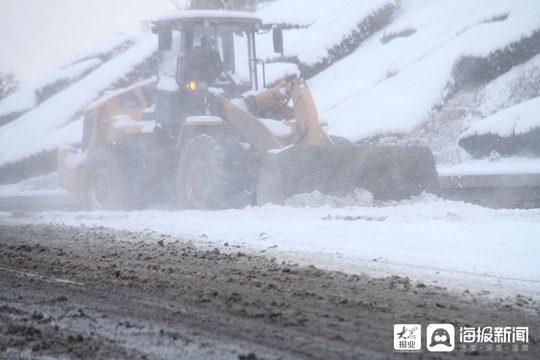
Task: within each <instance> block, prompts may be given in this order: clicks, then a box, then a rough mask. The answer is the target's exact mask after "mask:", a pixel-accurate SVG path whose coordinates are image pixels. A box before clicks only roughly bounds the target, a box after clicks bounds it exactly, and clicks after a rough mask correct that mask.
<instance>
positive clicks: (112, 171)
mask: <svg viewBox="0 0 540 360" xmlns="http://www.w3.org/2000/svg"><path fill="white" fill-rule="evenodd" d="M126 165H127V163H126V161H125V159H122V157H121V156H120V155H119V154H118V151H115V150H113V149H112V148H98V149H95V150H94V151H92V152H91V153H90V154H89V156H88V159H87V160H86V162H85V163H84V168H83V173H82V179H81V191H80V197H81V202H82V204H83V205H84V207H85V208H86V209H87V210H129V209H131V208H132V207H133V203H134V201H133V194H130V189H131V188H132V186H130V184H132V183H133V181H134V178H133V177H130V176H129V175H128V172H127V170H126ZM131 190H132V189H131Z"/></svg>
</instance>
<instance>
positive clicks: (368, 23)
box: [0, 0, 540, 183]
mask: <svg viewBox="0 0 540 360" xmlns="http://www.w3.org/2000/svg"><path fill="white" fill-rule="evenodd" d="M258 15H259V16H260V17H261V18H262V19H263V20H264V21H266V22H271V23H279V24H282V25H283V26H284V28H285V31H284V35H285V53H284V58H276V55H275V54H274V53H273V52H272V51H271V46H270V41H271V40H270V36H269V35H266V36H264V35H263V36H262V38H261V41H260V42H259V49H258V54H259V56H261V57H262V58H263V59H265V60H266V61H272V60H276V61H283V60H289V61H293V62H295V63H296V64H297V65H298V67H299V68H300V70H301V71H302V72H303V74H304V76H309V77H310V79H309V84H310V86H311V89H312V92H313V94H314V97H315V101H316V104H317V106H318V110H319V113H320V117H321V118H322V119H323V120H326V121H328V123H329V132H330V133H331V134H335V135H340V136H344V137H346V138H349V139H350V140H352V141H367V140H369V141H373V140H374V139H378V141H382V142H383V143H389V142H392V143H396V142H401V143H420V144H422V145H428V146H430V147H431V148H432V150H433V151H434V153H435V155H436V158H437V161H438V162H439V164H456V163H459V162H461V161H465V160H468V159H469V158H470V157H471V156H470V155H469V154H467V153H465V151H463V149H462V148H461V147H460V146H459V145H458V140H459V139H460V138H464V137H466V136H467V134H480V133H482V134H485V133H494V134H498V135H501V134H502V133H504V134H505V135H504V136H506V135H508V136H513V134H510V132H508V131H504V132H503V131H502V130H501V126H504V127H505V128H506V129H507V128H508V127H512V126H513V124H515V123H516V121H517V120H516V119H515V117H516V112H519V114H520V115H519V116H520V117H521V118H523V119H525V118H526V119H527V125H526V128H523V129H522V130H520V134H523V133H525V134H526V133H534V132H535V131H537V129H538V128H539V127H540V118H538V117H535V113H537V112H539V111H538V110H540V109H539V107H538V104H539V103H538V101H535V100H533V99H534V98H538V97H539V96H540V89H539V88H538V86H536V87H535V86H534V84H535V83H537V81H536V79H538V78H539V77H540V75H538V74H539V73H540V70H539V69H540V58H539V57H538V56H537V55H538V54H539V53H540V5H539V3H538V1H537V0H516V1H512V2H509V1H506V0H478V1H474V2H471V1H468V0H452V1H449V0H436V1H435V0H376V1H369V2H359V1H353V0H335V1H332V2H313V1H309V0H276V1H274V2H270V3H267V4H266V5H265V6H264V7H263V8H261V9H260V11H259V13H258ZM155 50H156V37H155V36H154V35H152V34H146V35H143V36H141V37H140V38H138V39H132V38H127V37H122V36H119V37H115V38H111V39H110V41H107V42H105V43H103V44H99V45H98V46H96V47H95V48H93V49H89V50H88V51H87V52H86V53H85V54H80V55H79V56H78V57H77V58H76V59H73V60H71V61H69V62H67V63H66V64H65V65H63V66H61V67H59V68H58V70H56V71H53V72H52V73H50V74H49V75H48V76H46V77H45V78H42V79H39V80H37V81H36V82H35V83H33V84H31V85H30V86H28V87H27V88H25V89H22V90H20V91H19V92H17V93H15V94H13V95H12V96H10V97H8V98H6V99H5V100H3V101H2V102H0V119H1V120H2V122H9V123H8V124H6V125H3V126H1V127H0V169H1V170H2V171H1V172H2V173H3V174H2V175H0V182H3V183H6V182H9V181H11V180H20V179H17V174H19V173H20V172H21V171H20V169H19V168H18V166H19V165H18V164H21V165H20V167H23V166H24V164H25V162H26V161H30V162H31V160H32V159H34V161H36V160H35V159H36V157H37V158H38V159H41V158H39V156H41V155H42V154H44V153H53V152H54V150H55V149H56V148H58V147H59V146H62V145H64V144H76V143H78V142H79V141H80V139H81V122H80V119H79V114H80V111H81V110H82V109H83V108H84V107H85V106H86V105H87V104H88V103H89V102H91V101H92V100H95V99H96V98H97V97H99V96H100V95H102V94H103V93H104V91H106V90H111V89H113V88H116V87H118V86H125V85H126V84H127V83H129V82H131V81H135V80H139V79H141V78H145V77H148V76H149V72H151V71H150V70H149V69H148V66H147V64H148V63H151V62H150V60H149V59H150V58H151V57H152V55H153V54H154V53H155ZM518 68H520V69H522V70H521V72H520V71H517V70H516V69H518ZM523 69H526V71H528V72H530V74H533V75H532V76H531V75H529V76H523V71H525V70H523ZM503 78H504V80H501V79H503ZM501 84H502V85H503V86H504V84H514V85H513V86H517V87H518V90H517V91H516V89H515V88H514V90H513V91H511V92H510V91H506V92H505V91H500V90H501ZM520 84H521V86H520ZM55 89H59V91H58V92H55V91H54V90H55ZM497 89H498V90H497ZM516 93H519V94H520V96H515V94H516ZM456 99H458V100H459V101H457V102H456ZM526 101H528V102H527V103H526V104H525V102H526ZM463 102H467V103H468V106H469V108H468V109H467V111H461V112H460V111H459V109H463V108H464V106H463ZM522 102H523V103H524V105H523V106H520V105H519V104H520V103H522ZM510 107H513V110H508V111H504V110H505V109H506V108H510ZM524 112H525V113H524ZM492 116H494V117H492ZM14 118H15V120H13V119H14ZM484 118H486V119H485V120H484ZM490 119H491V120H493V119H494V121H491V120H490ZM480 122H481V124H480ZM521 122H522V121H521ZM469 128H470V129H469ZM396 134H398V135H396ZM462 134H463V135H462ZM488 153H489V151H488ZM503 155H504V154H503ZM44 159H45V158H44ZM46 159H47V160H44V161H50V159H54V156H50V157H48V158H46ZM40 161H41V160H40ZM41 162H43V161H41ZM42 168H48V169H49V171H53V170H54V163H52V162H51V164H50V165H49V166H48V167H46V166H45V167H42ZM40 171H41V172H44V170H40ZM539 171H540V169H539ZM25 174H28V175H37V174H36V173H32V172H31V171H30V172H25Z"/></svg>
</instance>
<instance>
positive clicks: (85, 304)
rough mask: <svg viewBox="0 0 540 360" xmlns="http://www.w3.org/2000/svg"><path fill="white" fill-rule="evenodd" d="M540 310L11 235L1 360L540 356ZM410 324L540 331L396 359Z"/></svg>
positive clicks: (523, 301) (124, 242) (154, 245)
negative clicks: (510, 344) (473, 349)
mask: <svg viewBox="0 0 540 360" xmlns="http://www.w3.org/2000/svg"><path fill="white" fill-rule="evenodd" d="M539 315H540V305H539V303H538V302H537V301H536V300H535V299H531V298H525V297H523V296H518V297H515V298H506V299H489V298H486V297H485V296H481V295H478V294H477V293H475V292H474V291H471V292H468V291H465V292H464V293H460V294H456V293H452V292H450V291H448V290H446V289H444V288H443V287H435V286H432V285H426V284H423V283H421V282H412V281H410V280H409V279H408V278H403V277H399V276H391V277H387V278H372V277H369V276H367V275H365V274H344V273H340V272H328V271H323V270H320V269H317V268H316V267H314V266H308V267H300V266H298V265H295V264H291V263H279V262H277V261H276V260H275V259H272V258H268V257H263V256H260V257H259V256H254V255H248V254H245V253H242V252H241V249H237V248H235V247H233V246H230V245H229V244H223V246H222V247H221V248H215V249H211V250H210V251H206V250H201V249H200V248H197V247H195V246H193V245H192V244H191V243H190V242H186V241H183V240H182V239H175V238H171V237H167V238H165V237H162V236H160V235H157V234H145V233H130V232H122V231H115V230H110V229H105V228H85V227H63V226H52V225H51V226H45V225H43V226H42V225H27V226H3V227H0V359H396V358H398V359H400V358H403V359H413V358H418V357H419V356H420V357H421V358H441V359H445V358H450V357H451V358H468V357H470V356H474V355H479V357H480V358H503V359H537V358H538V354H539V352H540V347H539V346H540V345H539V344H538V342H539V338H538V335H539V334H540V316H539ZM411 322H412V323H419V324H422V325H423V327H424V328H425V326H427V324H430V323H452V324H456V325H458V324H459V325H461V326H466V325H468V326H528V327H529V348H528V351H526V352H525V351H520V352H511V351H502V352H499V353H495V352H492V353H489V354H488V353H486V352H485V351H484V352H480V351H479V352H478V353H470V352H461V351H458V350H455V351H454V352H452V353H450V354H436V353H429V352H427V351H426V350H425V346H423V348H424V350H423V352H422V353H421V354H420V355H418V354H395V353H394V352H393V324H395V323H411ZM423 336H424V338H423V339H422V343H423V344H425V334H423ZM475 358H476V357H475Z"/></svg>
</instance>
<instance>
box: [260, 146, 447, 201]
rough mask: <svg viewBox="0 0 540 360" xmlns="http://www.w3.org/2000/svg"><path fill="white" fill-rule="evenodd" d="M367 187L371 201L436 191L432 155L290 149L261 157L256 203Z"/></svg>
mask: <svg viewBox="0 0 540 360" xmlns="http://www.w3.org/2000/svg"><path fill="white" fill-rule="evenodd" d="M355 189H365V190H367V191H369V192H371V194H372V195H373V198H374V199H375V200H380V201H389V200H404V199H407V198H409V197H411V196H417V195H420V194H421V193H422V192H424V191H425V192H428V193H433V194H436V195H439V194H440V185H439V176H438V173H437V170H436V167H435V160H434V158H433V154H432V153H431V151H430V150H429V148H426V147H420V146H381V147H370V146H353V145H339V146H334V147H322V146H313V147H294V146H293V147H291V148H288V149H285V150H282V151H280V152H278V153H275V154H272V153H270V154H268V156H267V157H266V159H264V161H263V163H262V167H261V171H260V175H259V183H258V187H257V204H258V205H264V204H266V203H273V204H283V203H284V201H285V200H286V199H287V198H289V197H291V196H293V195H295V194H302V193H311V192H313V191H320V192H321V193H323V194H328V195H333V196H344V195H346V194H347V193H350V192H354V191H355Z"/></svg>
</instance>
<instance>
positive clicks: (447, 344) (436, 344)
mask: <svg viewBox="0 0 540 360" xmlns="http://www.w3.org/2000/svg"><path fill="white" fill-rule="evenodd" d="M426 332H427V333H426V335H427V336H426V340H427V341H428V344H427V349H428V350H429V351H433V352H450V351H452V350H454V343H455V338H454V337H455V328H454V325H452V324H430V325H428V327H427V330H426Z"/></svg>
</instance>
